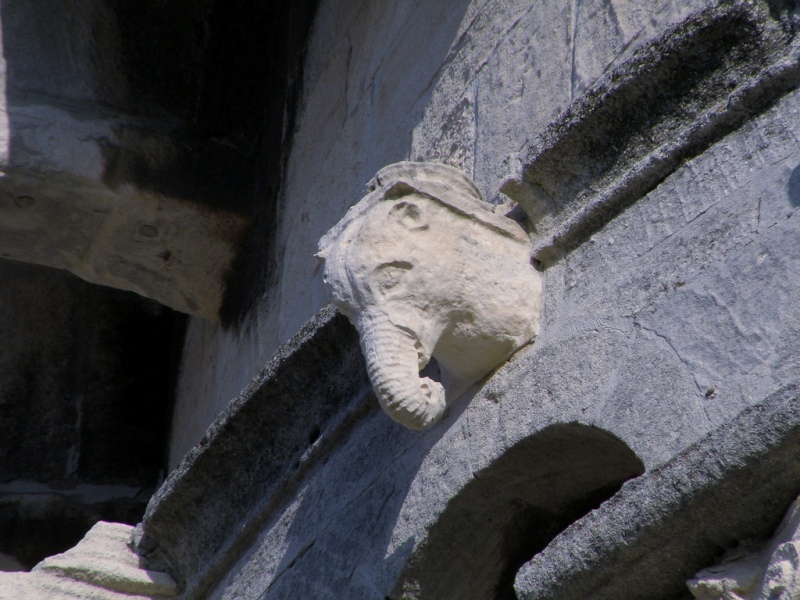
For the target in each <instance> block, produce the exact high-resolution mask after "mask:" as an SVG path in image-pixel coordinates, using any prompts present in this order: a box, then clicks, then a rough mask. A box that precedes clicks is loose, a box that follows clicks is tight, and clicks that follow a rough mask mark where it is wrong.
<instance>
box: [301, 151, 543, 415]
mask: <svg viewBox="0 0 800 600" xmlns="http://www.w3.org/2000/svg"><path fill="white" fill-rule="evenodd" d="M368 190H369V192H368V194H367V195H366V196H365V197H364V198H362V200H361V201H360V202H359V203H358V204H356V205H355V206H353V207H352V208H351V209H350V210H349V211H348V212H347V214H346V215H345V216H344V218H343V219H342V220H341V221H340V222H339V223H338V224H337V225H336V226H335V227H333V228H332V229H331V230H330V231H329V232H328V233H327V234H326V235H325V236H324V237H323V238H322V240H320V250H319V253H318V254H317V257H318V258H320V259H321V260H323V261H324V262H325V273H324V279H325V285H326V287H327V289H328V292H329V294H330V297H331V300H332V302H333V303H334V304H335V305H336V307H337V308H338V309H339V310H341V311H342V312H343V313H344V314H345V315H346V316H347V317H348V318H349V319H350V321H351V322H352V323H353V325H355V327H356V328H357V330H358V332H359V334H360V338H361V348H362V350H363V352H364V356H365V358H366V361H367V369H368V372H369V377H370V380H371V382H372V386H373V388H374V390H375V393H376V395H377V397H378V400H379V402H380V404H381V406H382V407H383V409H384V410H385V411H386V412H387V413H388V414H389V415H390V416H391V417H392V418H393V419H394V420H396V421H398V422H399V423H402V424H403V425H405V426H407V427H410V428H412V429H425V428H427V427H429V426H431V425H432V424H433V423H435V422H437V421H438V420H439V419H440V418H441V417H442V415H443V413H444V410H445V407H446V404H447V403H448V402H450V401H452V400H454V399H455V398H457V397H458V396H460V395H461V394H463V393H464V392H465V391H466V390H467V389H468V388H469V387H470V386H471V385H472V384H473V383H475V382H477V381H479V380H480V379H482V378H483V377H485V376H486V375H487V374H489V373H490V372H491V371H492V369H494V368H495V367H496V366H498V365H499V364H500V363H502V362H503V361H505V360H506V359H508V357H509V356H511V354H512V353H513V352H514V351H516V350H517V349H518V348H520V347H521V346H523V345H524V344H526V343H528V342H529V341H530V340H531V339H532V338H533V337H534V336H535V335H537V334H538V331H539V315H540V312H541V300H540V297H541V275H540V274H539V272H538V271H537V270H536V269H535V268H534V267H533V266H532V265H531V260H530V242H529V239H528V236H527V234H526V233H525V231H524V230H523V228H522V227H521V226H520V225H519V224H518V223H517V222H515V221H513V220H511V219H509V218H507V217H505V216H502V215H501V214H497V213H495V212H494V210H493V209H494V207H493V206H492V205H491V204H489V203H487V202H484V201H483V199H482V198H481V194H480V192H479V191H478V189H477V187H476V186H475V184H474V183H472V181H471V180H470V179H469V178H468V177H467V176H466V175H464V174H463V173H462V172H461V171H459V170H458V169H455V168H453V167H448V166H446V165H440V164H434V163H412V162H401V163H397V164H393V165H390V166H388V167H385V168H383V169H381V170H380V171H379V172H378V174H377V175H376V176H375V178H374V179H373V180H372V181H371V182H370V183H369V184H368ZM431 357H433V358H434V359H435V360H436V365H435V366H438V370H439V373H438V377H437V376H436V374H435V368H433V367H434V365H431V366H430V367H429V368H428V369H426V370H425V372H423V373H420V371H422V370H423V369H425V368H426V367H427V366H428V363H429V361H430V360H431ZM429 371H430V372H429Z"/></svg>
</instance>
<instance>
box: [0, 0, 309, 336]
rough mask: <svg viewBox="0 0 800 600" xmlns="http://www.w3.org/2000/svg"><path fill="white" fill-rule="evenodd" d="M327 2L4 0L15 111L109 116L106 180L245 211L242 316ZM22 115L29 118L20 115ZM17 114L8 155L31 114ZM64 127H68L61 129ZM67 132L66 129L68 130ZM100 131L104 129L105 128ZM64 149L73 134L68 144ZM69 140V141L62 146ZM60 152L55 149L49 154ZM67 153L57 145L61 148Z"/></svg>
mask: <svg viewBox="0 0 800 600" xmlns="http://www.w3.org/2000/svg"><path fill="white" fill-rule="evenodd" d="M316 4H317V0H302V1H299V2H296V1H294V2H293V1H289V0H282V1H279V2H259V1H258V0H231V1H222V0H177V1H176V2H161V1H160V0H144V1H143V2H137V3H131V2H127V1H125V0H110V1H107V2H106V1H100V0H76V2H74V3H63V2H57V1H55V0H35V1H33V2H31V1H29V0H9V1H8V2H3V4H2V6H0V18H1V20H2V27H3V36H2V39H3V56H4V57H5V59H6V64H7V73H6V83H7V86H6V87H7V89H6V93H7V100H8V106H9V107H24V108H25V111H23V112H26V111H27V112H31V111H32V112H33V113H41V114H43V115H44V121H43V122H45V123H47V122H48V119H51V118H52V114H55V113H51V112H49V111H50V110H51V108H55V109H57V110H58V111H62V112H65V113H67V114H69V115H70V118H74V119H77V120H85V121H96V122H97V123H98V124H101V125H98V127H99V129H98V131H102V128H103V125H102V124H103V123H111V124H112V129H113V131H114V135H113V136H107V137H106V136H103V137H102V138H98V139H97V140H96V141H97V143H98V145H99V148H100V151H101V153H102V160H103V175H102V183H104V184H106V185H107V186H108V187H109V188H111V189H113V190H120V189H124V186H126V185H131V184H132V185H133V186H134V187H135V188H136V189H137V190H140V191H143V192H149V193H152V194H154V195H158V196H163V197H165V199H168V200H169V201H180V202H191V203H193V204H196V205H197V206H198V208H200V209H201V210H208V211H209V212H211V213H212V219H222V220H224V219H225V218H226V213H228V214H235V215H236V216H237V219H239V220H241V218H242V217H244V219H245V220H246V221H250V222H251V224H252V225H251V227H250V230H249V233H246V234H244V235H242V234H239V235H238V237H237V239H234V240H230V244H231V247H232V248H233V249H234V250H235V251H236V253H237V254H238V259H237V260H236V261H235V263H234V264H233V265H232V267H231V269H230V273H229V275H228V277H227V282H226V283H227V284H228V288H227V294H226V297H225V301H224V305H223V307H222V308H221V310H220V316H221V318H222V320H223V322H224V324H226V325H228V326H231V325H235V324H238V323H239V322H240V320H241V318H242V317H243V316H244V315H245V314H246V313H247V312H248V310H249V309H250V308H251V307H252V306H253V305H254V304H255V302H256V301H257V300H258V299H259V298H260V297H261V295H262V293H263V290H264V288H265V285H268V282H269V277H270V274H271V269H272V268H273V266H274V263H275V259H274V257H273V256H272V254H273V246H272V244H273V241H274V240H273V239H274V233H275V227H276V225H277V214H278V204H279V203H280V200H279V198H280V193H281V185H282V177H283V168H284V163H285V159H286V155H287V152H288V147H289V143H290V140H291V135H292V133H293V129H294V117H295V112H296V108H297V104H298V98H299V93H300V87H301V84H302V70H301V69H302V64H303V52H304V49H305V45H306V40H307V37H308V32H309V29H310V26H311V21H312V17H313V15H314V11H315V8H316ZM20 114H21V113H20ZM20 114H18V111H14V110H9V111H8V115H9V123H8V126H9V140H10V147H9V161H10V163H11V164H12V165H17V164H20V165H26V164H28V163H29V162H30V153H31V152H34V153H35V152H40V151H42V150H41V149H39V148H36V147H34V148H30V147H27V146H26V137H25V136H26V131H29V130H30V128H31V117H30V115H27V116H20ZM59 135H64V134H62V133H59ZM66 135H70V134H69V133H66ZM98 135H100V134H98ZM65 143H66V145H67V147H68V145H69V143H72V142H71V141H70V140H67V141H66V142H65ZM62 145H64V144H62ZM49 149H50V148H47V149H45V151H47V150H49ZM57 149H58V148H56V150H57Z"/></svg>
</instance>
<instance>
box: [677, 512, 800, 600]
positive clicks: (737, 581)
mask: <svg viewBox="0 0 800 600" xmlns="http://www.w3.org/2000/svg"><path fill="white" fill-rule="evenodd" d="M687 584H688V585H689V589H690V590H691V592H692V594H693V595H694V597H695V598H697V599H698V600H794V599H795V598H800V498H798V499H797V500H795V501H794V502H793V503H792V505H791V506H790V507H789V510H788V512H787V513H786V516H785V517H784V518H783V522H781V524H780V526H779V527H778V530H777V531H776V532H775V535H774V536H773V538H772V539H771V540H770V541H769V542H768V543H767V545H766V546H765V547H764V548H763V549H762V550H761V551H759V552H755V553H740V554H739V555H738V556H736V555H734V556H732V557H729V558H728V559H727V560H725V561H723V562H722V563H721V564H719V565H716V566H713V567H710V568H708V569H704V570H702V571H700V572H699V573H697V575H695V577H694V579H690V580H689V581H688V582H687Z"/></svg>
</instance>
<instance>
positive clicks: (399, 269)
mask: <svg viewBox="0 0 800 600" xmlns="http://www.w3.org/2000/svg"><path fill="white" fill-rule="evenodd" d="M412 267H413V265H412V264H411V263H410V262H407V261H404V260H394V261H392V262H388V263H383V264H382V265H378V267H377V268H376V269H375V282H376V283H377V284H378V288H379V289H381V290H389V289H391V288H393V287H394V286H396V285H397V284H398V283H400V281H401V280H402V279H403V276H404V274H405V273H407V272H408V271H410V270H411V269H412Z"/></svg>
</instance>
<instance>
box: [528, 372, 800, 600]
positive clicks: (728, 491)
mask: <svg viewBox="0 0 800 600" xmlns="http://www.w3.org/2000/svg"><path fill="white" fill-rule="evenodd" d="M798 400H800V386H798V385H797V384H796V383H791V384H787V385H785V386H783V387H782V388H780V389H778V390H776V391H775V392H774V393H772V394H771V395H769V396H768V397H766V398H764V399H763V400H762V401H760V402H757V403H755V404H754V405H752V406H750V407H748V408H747V409H745V410H743V411H742V412H741V413H740V414H739V415H737V416H736V417H734V418H733V419H731V420H730V421H728V422H727V423H724V424H722V425H721V426H720V427H718V428H717V429H716V430H715V431H713V432H711V433H710V434H709V435H708V436H706V437H705V438H704V439H702V440H700V441H699V442H697V443H695V444H693V445H691V446H689V447H688V448H687V449H686V450H684V451H683V452H681V453H679V454H678V455H676V456H675V457H674V458H672V459H671V460H670V461H669V462H667V463H665V464H664V465H662V466H660V467H658V468H656V469H654V470H652V471H650V472H648V473H645V474H644V475H642V476H641V477H639V478H637V479H635V480H632V481H629V482H627V483H626V484H625V485H624V486H623V487H622V490H620V492H618V493H617V495H616V496H614V497H613V498H611V499H610V500H608V501H607V502H606V503H605V504H603V505H602V506H600V507H599V508H598V509H596V510H595V511H593V512H592V513H590V514H589V515H587V516H586V517H584V518H583V519H581V520H580V521H578V522H576V523H573V524H572V525H571V526H570V527H568V528H567V529H566V530H565V531H564V532H562V533H561V534H560V535H558V536H557V537H556V538H555V539H554V540H553V541H552V542H551V543H550V544H549V545H548V546H547V548H545V549H544V550H543V551H542V552H541V553H540V554H538V555H536V556H534V558H533V559H532V560H531V561H530V562H528V563H527V564H525V565H523V567H522V568H521V569H520V571H519V573H518V574H517V578H516V583H515V589H516V591H517V595H518V597H519V598H520V599H524V600H544V599H545V598H546V599H548V600H557V599H564V600H567V599H569V600H572V599H573V598H592V600H618V599H619V598H680V597H683V596H686V595H687V593H688V590H687V589H686V588H685V586H684V584H683V582H684V581H686V580H687V579H688V578H690V577H691V576H692V574H693V573H695V572H697V570H698V569H701V568H703V567H704V566H706V565H708V564H710V563H712V562H713V561H714V560H715V558H716V557H717V556H719V554H720V552H721V551H723V550H724V549H726V548H731V547H733V546H735V545H736V543H737V540H741V539H763V538H765V537H767V536H769V535H771V534H772V532H773V531H775V528H776V527H777V525H778V523H779V522H780V521H781V518H782V517H783V514H784V512H785V510H786V506H788V505H789V504H790V503H791V502H792V500H793V499H794V498H796V497H797V492H798V488H799V487H800V463H798V461H797V456H798V453H799V452H800V402H798Z"/></svg>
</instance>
